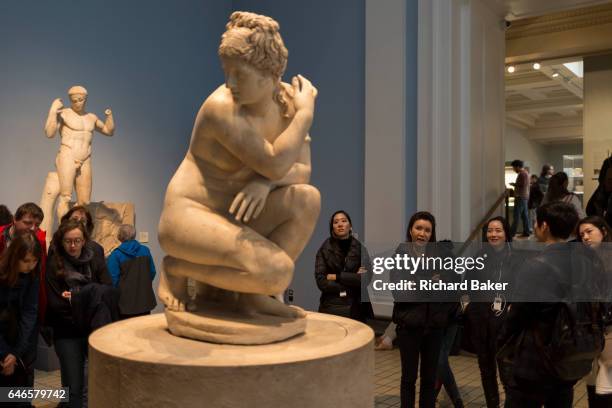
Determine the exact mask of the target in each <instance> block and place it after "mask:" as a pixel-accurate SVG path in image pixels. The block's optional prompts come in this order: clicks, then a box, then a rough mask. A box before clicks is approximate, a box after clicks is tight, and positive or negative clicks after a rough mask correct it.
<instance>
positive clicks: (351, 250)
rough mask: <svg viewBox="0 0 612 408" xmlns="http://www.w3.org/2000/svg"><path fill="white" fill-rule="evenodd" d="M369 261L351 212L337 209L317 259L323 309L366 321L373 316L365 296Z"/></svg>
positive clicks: (316, 276) (316, 275)
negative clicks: (356, 234)
mask: <svg viewBox="0 0 612 408" xmlns="http://www.w3.org/2000/svg"><path fill="white" fill-rule="evenodd" d="M369 263H370V259H369V257H368V253H367V250H366V249H365V247H364V246H363V245H362V244H361V242H359V240H358V239H357V238H355V237H354V236H353V227H352V223H351V217H350V216H349V214H348V213H347V212H346V211H343V210H339V211H336V212H335V213H333V214H332V216H331V218H330V220H329V238H327V239H326V240H325V242H323V245H321V248H319V251H318V252H317V258H316V262H315V279H316V281H317V286H318V287H319V290H320V291H321V299H320V303H319V312H321V313H329V314H334V315H338V316H344V317H350V318H352V319H355V320H359V321H363V322H365V321H366V319H367V318H370V317H372V315H373V313H372V306H371V304H370V303H369V302H367V299H362V298H361V293H362V288H365V286H366V285H367V276H368V270H369V269H370V268H369V266H368V265H369ZM364 292H365V291H364ZM362 300H363V301H365V302H363V303H362Z"/></svg>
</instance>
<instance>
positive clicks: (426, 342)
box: [397, 327, 444, 408]
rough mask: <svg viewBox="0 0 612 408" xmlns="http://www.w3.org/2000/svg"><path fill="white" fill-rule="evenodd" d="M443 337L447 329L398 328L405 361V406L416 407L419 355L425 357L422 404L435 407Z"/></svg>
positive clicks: (422, 362)
mask: <svg viewBox="0 0 612 408" xmlns="http://www.w3.org/2000/svg"><path fill="white" fill-rule="evenodd" d="M443 336H444V331H443V329H425V328H423V327H419V328H404V327H398V328H397V344H398V345H399V349H400V357H401V361H402V380H401V385H400V395H401V401H402V403H401V408H409V407H414V403H415V400H416V389H415V385H416V380H417V373H418V369H419V356H420V359H421V389H420V395H419V407H421V408H434V407H435V405H436V395H435V383H436V371H437V367H438V359H439V357H440V349H441V348H442V337H443Z"/></svg>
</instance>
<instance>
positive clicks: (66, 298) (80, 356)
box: [46, 219, 111, 408]
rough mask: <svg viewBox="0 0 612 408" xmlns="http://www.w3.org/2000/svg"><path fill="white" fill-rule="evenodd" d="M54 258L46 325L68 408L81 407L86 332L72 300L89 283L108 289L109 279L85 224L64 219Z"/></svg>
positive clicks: (50, 266) (49, 271) (49, 270)
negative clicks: (58, 364)
mask: <svg viewBox="0 0 612 408" xmlns="http://www.w3.org/2000/svg"><path fill="white" fill-rule="evenodd" d="M51 245H52V247H53V256H51V257H50V259H49V263H48V264H47V276H46V281H47V282H46V284H47V294H48V310H47V323H48V324H49V325H50V326H51V327H52V328H53V340H54V343H55V352H56V353H57V356H58V358H59V360H60V367H61V377H62V386H63V387H70V402H69V407H71V408H72V407H75V408H80V407H82V406H83V399H84V393H85V391H86V389H87V388H86V377H85V367H86V361H87V337H88V335H89V330H88V329H87V328H85V327H83V325H82V324H78V320H79V319H78V316H80V314H81V313H84V312H85V310H81V308H78V310H77V307H76V306H75V305H74V301H75V297H78V293H79V292H82V291H83V290H84V288H85V287H86V286H87V285H88V284H90V283H98V284H104V285H108V286H109V287H111V278H110V276H109V274H108V271H107V269H106V262H105V261H104V257H101V256H100V255H99V253H98V252H97V251H95V250H94V249H93V248H92V246H91V244H90V243H89V232H88V230H87V228H86V226H85V224H84V223H82V222H80V221H76V220H71V219H69V220H67V221H65V222H63V223H62V224H60V226H59V228H58V230H57V231H56V232H55V234H53V241H52V243H51Z"/></svg>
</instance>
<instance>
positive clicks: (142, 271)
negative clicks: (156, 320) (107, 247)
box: [107, 224, 157, 319]
mask: <svg viewBox="0 0 612 408" xmlns="http://www.w3.org/2000/svg"><path fill="white" fill-rule="evenodd" d="M117 238H118V239H119V241H120V242H121V245H119V247H118V248H116V249H115V250H113V252H112V253H111V254H110V256H109V257H108V260H107V264H108V271H109V273H110V275H111V279H112V281H113V286H115V287H116V288H119V291H120V293H121V294H120V297H119V312H120V314H121V318H122V319H127V318H130V317H135V316H141V315H146V314H149V313H150V312H151V310H152V309H153V308H154V307H155V306H156V304H157V302H156V301H155V294H154V293H153V288H152V285H151V283H152V282H153V279H154V278H155V264H154V263H153V257H152V256H151V252H150V251H149V248H147V247H146V246H144V245H142V244H141V243H140V242H138V241H137V240H136V239H135V238H136V229H135V228H134V226H132V225H128V224H123V225H121V226H120V227H119V233H118V236H117Z"/></svg>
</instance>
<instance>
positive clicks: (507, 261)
mask: <svg viewBox="0 0 612 408" xmlns="http://www.w3.org/2000/svg"><path fill="white" fill-rule="evenodd" d="M482 240H483V242H484V243H485V244H484V247H483V249H482V250H481V252H480V253H479V255H478V256H482V257H484V259H485V261H484V264H485V268H484V269H483V270H481V271H477V270H472V271H470V272H468V273H467V276H466V279H468V280H472V279H473V280H478V281H481V282H485V281H487V280H490V281H492V282H510V283H511V282H512V274H513V273H514V272H516V271H517V270H518V268H519V265H518V262H519V257H517V256H515V255H514V254H513V252H512V248H511V247H510V242H511V241H512V235H511V234H510V226H509V225H508V222H507V221H506V219H505V218H504V217H495V218H491V219H490V220H489V221H487V223H486V224H485V226H484V227H483V231H482ZM496 298H497V299H498V300H499V301H500V302H497V305H496V303H495V300H496ZM507 310H508V303H507V299H506V297H505V296H504V295H503V294H495V293H489V292H486V293H483V294H481V295H479V297H478V298H473V299H470V304H469V305H468V306H467V308H466V310H465V327H464V336H465V337H466V339H465V340H464V342H466V343H467V344H469V345H470V346H471V347H470V348H472V349H473V350H469V351H472V352H475V353H476V354H477V355H478V367H479V368H480V377H481V380H482V387H483V389H484V394H485V400H486V402H487V408H497V407H499V391H498V387H497V363H496V359H495V355H496V353H497V344H496V343H497V337H498V334H499V332H500V330H501V328H502V324H503V322H504V318H505V316H506V312H507Z"/></svg>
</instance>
